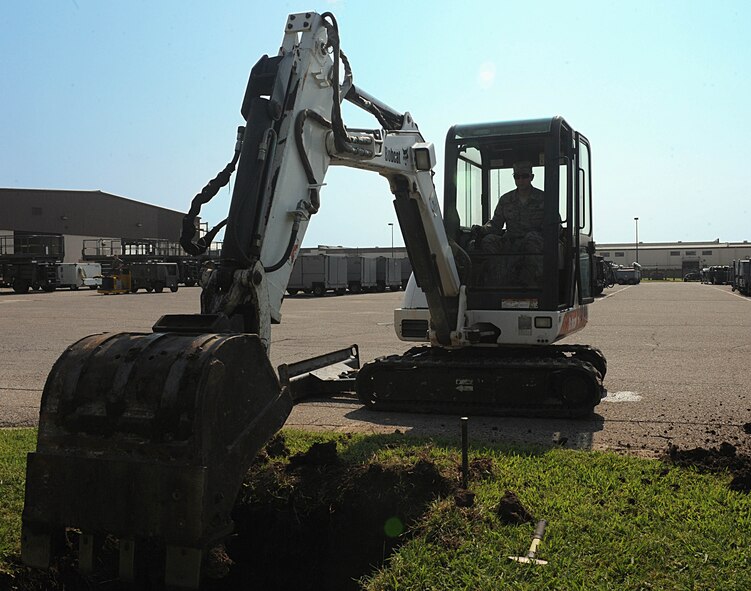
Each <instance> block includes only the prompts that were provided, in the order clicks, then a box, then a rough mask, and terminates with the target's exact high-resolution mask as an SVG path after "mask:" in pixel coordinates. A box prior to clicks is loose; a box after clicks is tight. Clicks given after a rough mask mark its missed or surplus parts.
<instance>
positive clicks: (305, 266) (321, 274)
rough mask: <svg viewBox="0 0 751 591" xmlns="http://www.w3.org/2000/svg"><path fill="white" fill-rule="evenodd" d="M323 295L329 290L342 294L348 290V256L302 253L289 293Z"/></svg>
mask: <svg viewBox="0 0 751 591" xmlns="http://www.w3.org/2000/svg"><path fill="white" fill-rule="evenodd" d="M301 291H302V292H303V293H312V294H313V295H314V296H322V295H324V294H325V293H326V292H327V291H333V292H334V293H336V294H337V295H342V294H344V293H345V292H346V291H347V257H346V256H344V255H341V254H312V253H311V254H301V255H300V256H298V257H297V259H296V260H295V264H294V266H293V267H292V273H291V274H290V276H289V283H288V284H287V293H289V294H290V295H296V294H298V293H299V292H301Z"/></svg>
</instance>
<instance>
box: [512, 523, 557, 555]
mask: <svg viewBox="0 0 751 591" xmlns="http://www.w3.org/2000/svg"><path fill="white" fill-rule="evenodd" d="M547 525H548V523H547V521H545V520H544V519H540V521H538V522H537V527H536V528H535V533H534V535H533V536H532V543H531V544H530V546H529V551H527V555H526V556H509V558H510V559H511V560H513V561H515V562H522V563H524V564H537V565H540V566H543V565H545V564H547V563H548V561H547V560H540V559H539V558H536V556H537V547H538V546H539V545H540V543H541V542H542V538H543V536H544V535H545V527H546V526H547Z"/></svg>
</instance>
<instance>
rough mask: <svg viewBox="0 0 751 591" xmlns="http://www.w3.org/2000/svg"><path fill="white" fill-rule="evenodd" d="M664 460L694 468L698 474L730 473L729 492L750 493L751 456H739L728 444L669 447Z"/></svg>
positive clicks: (732, 446) (734, 448) (733, 447)
mask: <svg viewBox="0 0 751 591" xmlns="http://www.w3.org/2000/svg"><path fill="white" fill-rule="evenodd" d="M665 459H666V460H668V461H669V462H671V463H672V464H674V465H676V466H681V467H683V468H688V467H692V468H695V469H696V470H697V471H698V472H704V473H719V472H730V474H731V475H732V479H731V481H730V485H729V487H730V490H735V491H738V492H743V493H748V492H751V456H749V455H746V454H739V453H738V451H737V449H736V447H735V446H734V445H732V444H730V443H727V442H722V443H721V444H720V446H719V447H712V448H704V447H695V448H693V449H680V448H679V447H678V446H677V445H670V446H668V450H667V453H666V457H665Z"/></svg>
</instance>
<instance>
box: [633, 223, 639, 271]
mask: <svg viewBox="0 0 751 591" xmlns="http://www.w3.org/2000/svg"><path fill="white" fill-rule="evenodd" d="M634 223H635V224H636V262H637V263H638V262H639V218H634Z"/></svg>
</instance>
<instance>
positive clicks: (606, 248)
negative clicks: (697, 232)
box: [597, 242, 751, 271]
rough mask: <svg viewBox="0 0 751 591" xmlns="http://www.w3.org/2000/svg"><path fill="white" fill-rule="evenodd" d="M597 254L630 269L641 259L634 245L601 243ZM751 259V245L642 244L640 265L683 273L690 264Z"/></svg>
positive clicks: (699, 243)
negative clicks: (630, 266)
mask: <svg viewBox="0 0 751 591" xmlns="http://www.w3.org/2000/svg"><path fill="white" fill-rule="evenodd" d="M597 253H598V254H601V255H603V256H605V258H606V259H607V260H609V261H611V262H613V263H616V264H619V265H624V266H629V265H631V264H632V263H634V262H636V260H637V253H636V246H635V245H634V244H598V245H597ZM747 258H751V244H749V243H747V242H722V243H720V242H693V243H686V242H674V243H659V244H654V243H648V244H639V253H638V262H639V264H640V265H641V266H642V267H643V268H644V269H647V270H648V269H660V270H666V271H670V270H678V271H679V270H682V269H683V268H684V267H685V266H686V265H691V266H697V267H699V268H702V267H710V266H712V265H731V264H732V262H733V261H734V260H736V261H737V260H739V259H747Z"/></svg>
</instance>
